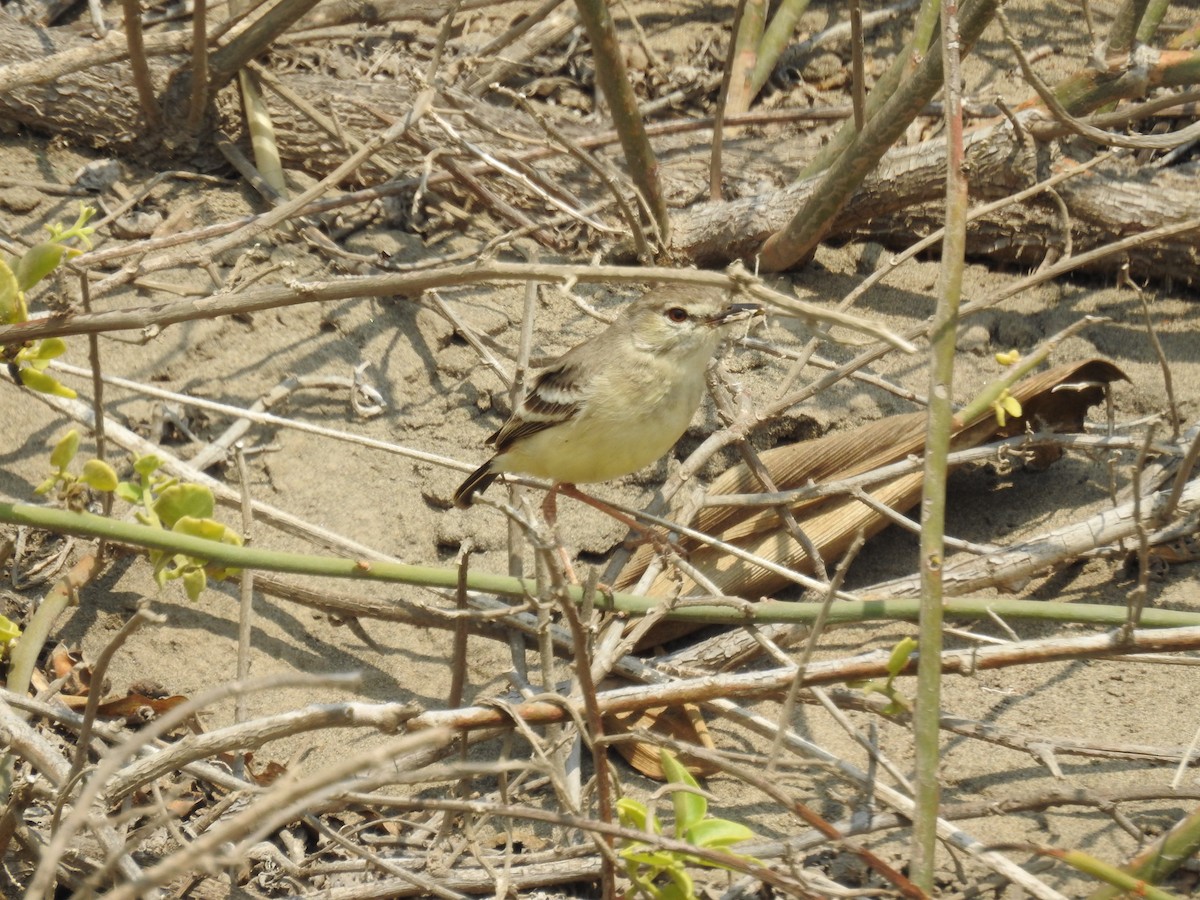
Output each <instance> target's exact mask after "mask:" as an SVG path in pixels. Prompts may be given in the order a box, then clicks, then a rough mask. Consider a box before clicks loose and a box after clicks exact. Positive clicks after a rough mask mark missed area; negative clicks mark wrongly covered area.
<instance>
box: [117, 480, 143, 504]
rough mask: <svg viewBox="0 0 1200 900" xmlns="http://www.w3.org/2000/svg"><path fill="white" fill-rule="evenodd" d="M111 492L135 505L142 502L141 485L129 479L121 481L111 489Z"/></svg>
mask: <svg viewBox="0 0 1200 900" xmlns="http://www.w3.org/2000/svg"><path fill="white" fill-rule="evenodd" d="M113 493H115V494H116V495H117V496H118V497H120V498H121V499H122V500H124V501H125V502H126V503H132V504H134V505H137V504H139V503H141V502H142V487H141V485H138V484H133V483H132V482H129V481H122V482H121V483H120V484H118V485H117V486H116V487H115V488H114V489H113Z"/></svg>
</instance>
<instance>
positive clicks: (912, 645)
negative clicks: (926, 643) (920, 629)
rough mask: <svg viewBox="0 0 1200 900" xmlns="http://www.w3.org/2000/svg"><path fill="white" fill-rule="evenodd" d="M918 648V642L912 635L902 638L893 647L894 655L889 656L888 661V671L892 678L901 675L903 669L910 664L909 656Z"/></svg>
mask: <svg viewBox="0 0 1200 900" xmlns="http://www.w3.org/2000/svg"><path fill="white" fill-rule="evenodd" d="M916 649H917V642H916V641H915V640H913V639H912V638H911V637H905V638H901V639H900V642H899V643H898V644H896V646H895V647H893V648H892V655H891V656H890V657H888V661H887V671H888V674H889V675H890V676H891V677H892V678H895V677H896V676H897V675H899V674H900V672H901V670H902V669H903V668H904V667H905V666H906V665H908V658H909V657H910V656H912V652H913V651H914V650H916Z"/></svg>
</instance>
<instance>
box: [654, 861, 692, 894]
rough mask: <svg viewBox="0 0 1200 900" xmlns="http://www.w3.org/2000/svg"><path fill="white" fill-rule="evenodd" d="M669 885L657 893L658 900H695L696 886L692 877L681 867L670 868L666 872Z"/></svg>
mask: <svg viewBox="0 0 1200 900" xmlns="http://www.w3.org/2000/svg"><path fill="white" fill-rule="evenodd" d="M667 874H668V875H669V876H670V877H671V883H670V884H667V885H664V886H663V888H662V890H661V891H660V893H659V895H658V896H659V898H660V900H696V886H695V885H694V884H693V883H692V876H691V875H689V874H688V873H687V869H685V868H684V867H683V866H682V865H676V866H672V867H671V868H670V869H668V870H667Z"/></svg>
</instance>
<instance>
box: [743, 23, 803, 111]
mask: <svg viewBox="0 0 1200 900" xmlns="http://www.w3.org/2000/svg"><path fill="white" fill-rule="evenodd" d="M808 4H809V0H783V2H782V3H780V4H779V9H777V10H775V15H774V16H773V17H772V18H771V21H770V22H769V23H768V24H767V29H766V31H765V32H763V36H762V40H760V41H759V42H758V58H757V59H755V60H754V71H753V72H752V73H751V74H750V90H751V94H750V96H751V97H756V96H758V92H759V91H761V90H762V89H763V85H764V84H766V83H767V79H768V78H770V77H771V73H772V72H773V71H774V70H775V64H776V63H778V62H779V57H780V55H781V54H782V53H783V51H784V50H785V49H786V48H787V46H788V42H789V41H791V39H792V35H793V34H795V32H796V23H797V22H799V21H800V17H801V16H802V15H804V11H805V10H806V9H808Z"/></svg>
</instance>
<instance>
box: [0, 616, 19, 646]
mask: <svg viewBox="0 0 1200 900" xmlns="http://www.w3.org/2000/svg"><path fill="white" fill-rule="evenodd" d="M20 636H21V629H20V628H18V627H17V623H16V622H14V621H12V620H11V619H9V618H6V617H5V616H0V650H3V649H5V648H7V647H8V645H9V644H11V643H12V642H13V641H15V640H16V639H17V638H19V637H20ZM0 655H3V654H0Z"/></svg>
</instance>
